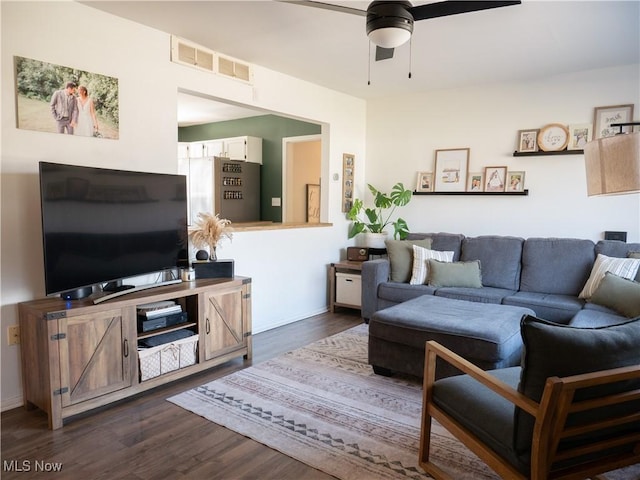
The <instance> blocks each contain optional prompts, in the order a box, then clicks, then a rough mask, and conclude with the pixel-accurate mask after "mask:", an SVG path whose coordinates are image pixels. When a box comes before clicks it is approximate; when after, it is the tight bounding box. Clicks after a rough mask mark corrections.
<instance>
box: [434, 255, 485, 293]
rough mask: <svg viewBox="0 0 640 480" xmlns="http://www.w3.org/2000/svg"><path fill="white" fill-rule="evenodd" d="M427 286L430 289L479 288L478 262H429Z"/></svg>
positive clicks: (480, 276)
mask: <svg viewBox="0 0 640 480" xmlns="http://www.w3.org/2000/svg"><path fill="white" fill-rule="evenodd" d="M427 284H428V285H429V286H431V287H467V288H481V287H482V273H481V271H480V260H472V261H468V262H448V263H447V262H440V261H438V260H429V276H428V279H427Z"/></svg>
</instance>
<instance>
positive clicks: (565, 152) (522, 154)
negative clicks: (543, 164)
mask: <svg viewBox="0 0 640 480" xmlns="http://www.w3.org/2000/svg"><path fill="white" fill-rule="evenodd" d="M583 153H584V150H559V151H557V152H545V151H542V150H540V151H538V152H517V151H516V152H513V156H514V157H535V156H544V155H582V154H583Z"/></svg>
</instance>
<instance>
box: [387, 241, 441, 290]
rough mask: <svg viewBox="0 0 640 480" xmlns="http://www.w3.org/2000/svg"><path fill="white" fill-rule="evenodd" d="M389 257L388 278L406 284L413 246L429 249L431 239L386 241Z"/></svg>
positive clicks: (411, 262)
mask: <svg viewBox="0 0 640 480" xmlns="http://www.w3.org/2000/svg"><path fill="white" fill-rule="evenodd" d="M384 244H385V246H386V247H387V255H388V256H389V268H390V270H391V274H390V278H391V281H392V282H401V283H407V282H408V281H409V280H410V279H411V271H412V270H413V245H418V246H419V247H423V248H431V239H430V238H424V239H422V240H387V241H386V242H384Z"/></svg>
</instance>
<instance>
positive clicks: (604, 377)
mask: <svg viewBox="0 0 640 480" xmlns="http://www.w3.org/2000/svg"><path fill="white" fill-rule="evenodd" d="M425 355H426V357H425V373H424V385H423V402H424V403H423V412H422V431H421V438H420V458H419V461H420V466H421V467H422V468H423V469H424V470H425V471H426V472H427V473H429V474H430V475H432V476H433V477H434V478H436V479H438V480H448V479H452V477H451V476H450V475H449V474H448V473H446V472H445V471H443V470H442V469H441V468H440V467H438V466H437V465H435V464H434V463H433V461H432V460H430V458H429V446H430V432H431V418H434V419H436V420H437V421H438V422H439V423H440V424H441V425H442V426H443V427H445V428H446V429H447V430H448V431H449V432H451V433H452V434H453V435H454V436H455V437H456V438H458V439H459V440H460V441H461V442H462V443H463V444H465V445H466V446H467V447H468V448H469V449H470V450H471V451H473V452H474V453H475V454H476V455H477V456H478V457H480V458H481V459H482V460H483V461H484V462H485V463H486V464H487V465H488V466H489V467H490V468H491V469H493V470H494V471H495V472H497V473H498V474H499V475H500V476H501V477H502V478H507V479H510V480H511V479H521V480H526V479H534V480H543V479H548V478H554V479H563V480H570V479H575V480H578V479H584V478H588V477H589V476H593V475H596V474H598V473H602V472H606V471H609V470H614V469H616V468H620V467H623V466H626V465H632V464H634V463H637V462H640V428H636V429H635V433H634V431H632V433H628V432H627V433H626V434H621V435H614V436H613V437H611V438H609V437H607V438H606V439H602V438H601V437H597V436H594V438H596V440H594V442H593V443H588V442H587V443H584V442H583V443H582V444H581V445H580V447H578V448H574V449H571V450H562V451H560V452H559V451H558V447H559V445H560V441H561V440H563V439H566V438H570V437H575V436H577V435H583V438H584V435H585V434H597V433H598V432H599V431H601V430H604V429H605V428H609V427H612V426H621V425H627V424H628V425H630V426H631V425H632V424H634V425H640V412H635V413H631V414H626V415H623V416H619V417H616V418H614V419H609V420H605V421H595V422H592V423H590V424H587V425H584V426H580V427H573V428H571V427H567V426H566V425H565V422H566V419H567V416H568V415H569V414H571V413H575V412H584V411H587V410H592V409H596V408H601V407H603V406H615V405H618V404H621V403H625V402H629V401H637V400H638V399H640V389H636V390H630V391H625V392H624V393H618V394H614V395H606V396H602V397H598V398H596V399H590V400H587V401H581V402H578V401H575V400H574V398H575V397H574V394H575V392H576V391H577V390H580V389H582V388H589V387H593V386H597V385H606V384H610V383H616V382H620V381H624V380H638V379H640V365H635V366H631V367H623V368H616V369H612V370H606V371H601V372H594V373H587V374H583V375H576V376H572V377H565V378H558V377H552V378H548V379H547V382H546V385H545V389H544V392H543V395H542V398H541V400H540V403H536V402H534V401H533V400H531V399H530V398H528V397H526V396H525V395H523V394H521V393H520V392H518V391H517V390H515V389H514V388H512V387H511V386H509V385H507V384H506V383H504V382H502V381H500V380H498V379H496V378H495V377H493V376H492V375H491V374H490V373H487V372H485V371H483V370H482V369H480V368H478V367H477V366H475V365H473V364H472V363H471V362H469V361H467V360H465V359H464V358H462V357H460V356H459V355H457V354H455V353H453V352H452V351H450V350H448V349H447V348H445V347H443V346H442V345H439V344H438V343H436V342H433V341H430V342H427V344H426V353H425ZM437 358H441V359H442V360H444V361H446V362H448V363H450V364H451V365H453V366H455V367H456V368H458V369H459V370H460V371H461V372H462V373H463V374H466V375H469V376H470V377H472V378H474V379H475V380H477V381H478V382H480V383H481V384H482V385H484V386H485V387H487V388H489V389H491V390H492V391H493V392H495V393H496V394H498V395H500V396H501V397H503V398H505V399H506V400H508V401H509V402H510V403H512V404H514V405H515V406H517V407H520V408H521V409H522V410H523V411H525V412H527V413H528V414H530V415H531V416H532V417H533V418H534V420H535V427H534V431H533V438H532V449H531V462H530V463H531V471H530V472H529V473H528V474H527V475H524V474H523V473H522V472H521V471H519V470H518V469H517V468H515V467H514V466H513V465H511V464H510V463H509V462H508V461H507V460H506V459H504V458H502V457H501V456H500V455H499V454H498V453H496V452H495V451H494V450H492V449H491V448H489V447H488V446H487V445H485V444H484V443H483V442H482V440H480V439H479V438H478V437H477V436H476V435H474V434H473V433H472V432H471V431H470V430H469V429H468V428H466V427H465V426H464V425H462V424H460V423H459V422H458V421H456V420H455V419H453V418H452V417H451V416H450V415H448V414H447V413H446V412H445V411H443V410H442V409H441V408H439V407H438V406H437V405H436V404H435V403H434V402H433V386H434V383H435V369H436V359H437ZM597 438H600V440H597ZM629 445H630V446H631V447H630V448H627V449H626V450H625V451H623V452H618V453H615V454H612V455H609V456H607V457H605V458H600V459H598V460H597V461H593V460H591V459H589V458H586V459H585V460H584V461H582V462H580V461H578V460H577V458H578V457H580V456H584V455H585V454H589V453H593V452H599V451H603V450H605V449H609V448H612V447H617V446H629ZM587 457H588V455H587ZM561 460H569V461H571V467H568V468H564V469H560V468H557V467H555V465H554V462H557V461H561ZM554 468H555V469H554Z"/></svg>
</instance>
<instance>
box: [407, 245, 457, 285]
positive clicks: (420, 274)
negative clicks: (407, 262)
mask: <svg viewBox="0 0 640 480" xmlns="http://www.w3.org/2000/svg"><path fill="white" fill-rule="evenodd" d="M453 253H454V252H441V251H440V250H430V249H428V248H424V247H419V246H417V245H413V270H412V272H411V280H409V283H410V284H411V285H422V284H424V283H426V282H427V277H428V274H429V260H439V261H441V262H453Z"/></svg>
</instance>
